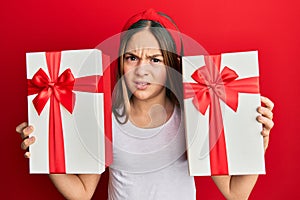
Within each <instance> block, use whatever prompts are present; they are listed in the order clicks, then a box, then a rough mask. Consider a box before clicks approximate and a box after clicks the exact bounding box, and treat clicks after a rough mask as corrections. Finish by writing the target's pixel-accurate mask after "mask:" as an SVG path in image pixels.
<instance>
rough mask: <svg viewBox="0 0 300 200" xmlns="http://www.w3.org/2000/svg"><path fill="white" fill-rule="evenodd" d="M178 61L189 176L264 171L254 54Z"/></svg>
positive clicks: (235, 54) (199, 57) (256, 64)
mask: <svg viewBox="0 0 300 200" xmlns="http://www.w3.org/2000/svg"><path fill="white" fill-rule="evenodd" d="M182 61H183V67H182V68H183V87H184V112H185V126H186V141H187V154H188V162H189V173H190V175H191V176H207V175H243V174H264V173H265V163H264V145H263V137H262V135H261V131H262V125H261V124H260V123H259V122H257V120H256V118H257V116H258V115H259V113H258V112H257V108H258V107H259V106H260V104H261V103H260V93H259V68H258V52H257V51H249V52H238V53H224V54H221V55H213V56H212V55H205V56H202V55H199V56H187V57H183V59H182Z"/></svg>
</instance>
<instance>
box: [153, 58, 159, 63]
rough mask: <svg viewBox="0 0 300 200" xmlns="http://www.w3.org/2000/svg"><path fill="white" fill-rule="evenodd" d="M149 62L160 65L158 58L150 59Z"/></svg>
mask: <svg viewBox="0 0 300 200" xmlns="http://www.w3.org/2000/svg"><path fill="white" fill-rule="evenodd" d="M151 62H153V63H161V60H160V59H158V58H151Z"/></svg>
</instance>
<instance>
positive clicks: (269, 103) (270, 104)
mask: <svg viewBox="0 0 300 200" xmlns="http://www.w3.org/2000/svg"><path fill="white" fill-rule="evenodd" d="M261 102H262V103H264V104H265V105H266V107H267V108H269V109H270V110H273V108H274V103H273V102H272V101H271V100H270V99H268V98H267V97H264V96H261Z"/></svg>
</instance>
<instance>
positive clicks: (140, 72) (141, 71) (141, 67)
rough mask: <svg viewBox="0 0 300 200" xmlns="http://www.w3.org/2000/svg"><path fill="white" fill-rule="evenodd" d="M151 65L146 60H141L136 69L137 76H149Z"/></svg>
mask: <svg viewBox="0 0 300 200" xmlns="http://www.w3.org/2000/svg"><path fill="white" fill-rule="evenodd" d="M149 65H150V64H149V63H147V62H146V61H145V60H141V61H140V62H139V64H138V65H137V67H136V68H135V74H136V75H137V76H147V75H148V74H149Z"/></svg>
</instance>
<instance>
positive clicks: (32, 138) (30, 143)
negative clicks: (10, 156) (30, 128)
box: [21, 137, 35, 150]
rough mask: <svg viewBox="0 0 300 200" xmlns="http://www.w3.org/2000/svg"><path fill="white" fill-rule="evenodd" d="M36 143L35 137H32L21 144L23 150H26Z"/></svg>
mask: <svg viewBox="0 0 300 200" xmlns="http://www.w3.org/2000/svg"><path fill="white" fill-rule="evenodd" d="M34 142H35V137H30V138H27V139H25V140H23V142H22V143H21V149H23V150H26V149H27V148H28V147H29V146H30V145H32V144H33V143H34Z"/></svg>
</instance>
